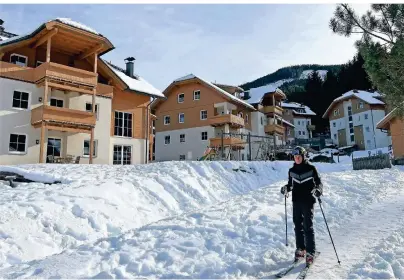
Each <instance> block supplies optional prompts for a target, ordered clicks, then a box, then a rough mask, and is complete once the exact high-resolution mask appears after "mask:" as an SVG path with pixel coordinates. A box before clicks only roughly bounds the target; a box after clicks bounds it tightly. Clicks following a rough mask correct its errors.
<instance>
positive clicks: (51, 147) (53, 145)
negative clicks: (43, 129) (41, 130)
mask: <svg viewBox="0 0 404 280" xmlns="http://www.w3.org/2000/svg"><path fill="white" fill-rule="evenodd" d="M61 153H62V139H60V138H48V147H47V149H46V162H47V163H49V162H50V161H49V158H48V156H53V157H60V156H61Z"/></svg>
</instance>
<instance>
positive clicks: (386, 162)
mask: <svg viewBox="0 0 404 280" xmlns="http://www.w3.org/2000/svg"><path fill="white" fill-rule="evenodd" d="M352 166H353V169H354V170H361V169H383V168H391V161H390V156H389V154H382V155H376V156H369V157H362V158H354V159H352Z"/></svg>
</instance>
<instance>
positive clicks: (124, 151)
mask: <svg viewBox="0 0 404 280" xmlns="http://www.w3.org/2000/svg"><path fill="white" fill-rule="evenodd" d="M131 162H132V146H124V145H114V156H113V162H112V163H113V164H122V165H127V164H131Z"/></svg>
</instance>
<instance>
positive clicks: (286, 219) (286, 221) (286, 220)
mask: <svg viewBox="0 0 404 280" xmlns="http://www.w3.org/2000/svg"><path fill="white" fill-rule="evenodd" d="M287 197H288V194H287V193H286V194H285V225H286V246H289V244H288V212H287V210H286V198H287Z"/></svg>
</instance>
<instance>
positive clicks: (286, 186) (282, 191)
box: [281, 185, 291, 195]
mask: <svg viewBox="0 0 404 280" xmlns="http://www.w3.org/2000/svg"><path fill="white" fill-rule="evenodd" d="M290 191H291V189H290V186H289V185H284V186H283V187H282V188H281V194H283V195H286V194H287V193H288V192H290Z"/></svg>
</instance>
